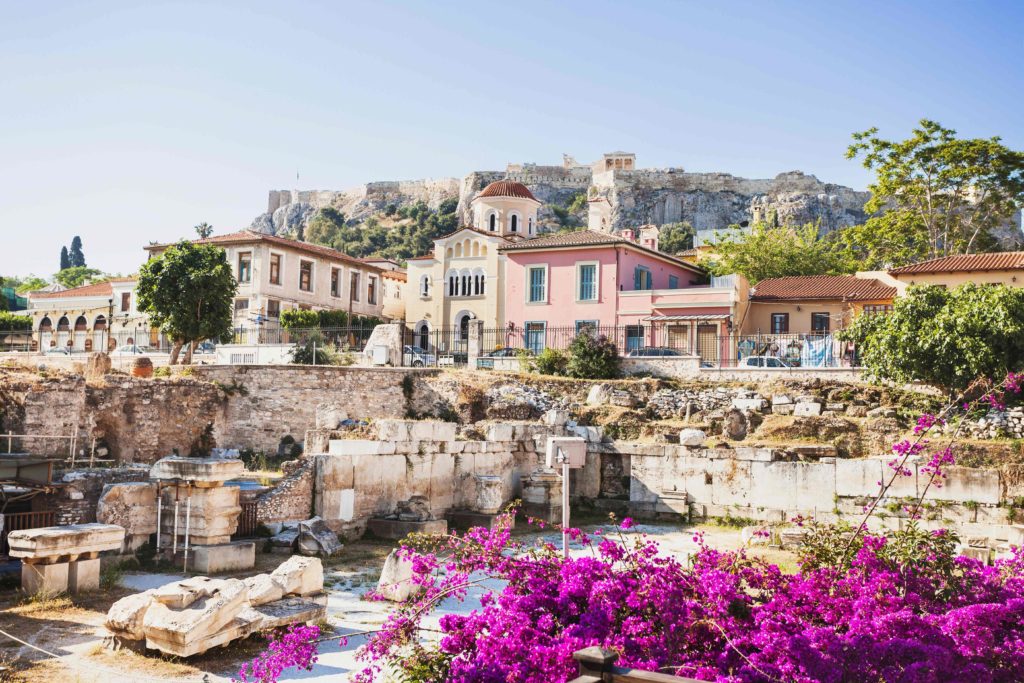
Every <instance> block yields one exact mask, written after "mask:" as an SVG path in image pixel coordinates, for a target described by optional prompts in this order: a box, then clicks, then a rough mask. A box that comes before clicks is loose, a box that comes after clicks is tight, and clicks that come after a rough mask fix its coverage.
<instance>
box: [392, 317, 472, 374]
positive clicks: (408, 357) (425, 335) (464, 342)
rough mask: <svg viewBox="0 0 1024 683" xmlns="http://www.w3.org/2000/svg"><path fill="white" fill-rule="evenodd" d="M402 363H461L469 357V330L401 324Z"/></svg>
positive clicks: (457, 365) (448, 364) (449, 365)
mask: <svg viewBox="0 0 1024 683" xmlns="http://www.w3.org/2000/svg"><path fill="white" fill-rule="evenodd" d="M403 330H404V332H403V339H402V365H403V366H405V367H415V368H419V367H428V368H429V367H434V368H437V367H464V366H465V365H466V364H467V363H468V361H469V330H468V328H459V327H439V328H435V329H432V330H426V329H420V330H415V329H409V328H407V327H406V328H403Z"/></svg>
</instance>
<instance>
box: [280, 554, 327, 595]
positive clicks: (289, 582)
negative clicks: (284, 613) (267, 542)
mask: <svg viewBox="0 0 1024 683" xmlns="http://www.w3.org/2000/svg"><path fill="white" fill-rule="evenodd" d="M270 578H272V579H273V580H274V581H275V582H277V583H278V584H279V585H280V586H281V589H282V590H283V591H284V594H285V595H312V594H314V593H319V592H320V591H322V590H323V589H324V565H323V563H322V562H320V558H319V557H300V556H298V555H293V556H292V557H290V558H288V559H287V560H285V561H284V562H282V563H281V565H280V566H278V568H277V569H275V570H274V571H273V572H271V573H270Z"/></svg>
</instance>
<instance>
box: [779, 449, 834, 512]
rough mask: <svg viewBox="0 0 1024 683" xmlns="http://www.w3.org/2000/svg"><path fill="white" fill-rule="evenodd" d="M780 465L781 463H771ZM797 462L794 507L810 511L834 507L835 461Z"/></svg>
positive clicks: (826, 509)
mask: <svg viewBox="0 0 1024 683" xmlns="http://www.w3.org/2000/svg"><path fill="white" fill-rule="evenodd" d="M773 464H775V465H781V464H782V463H773ZM796 464H797V481H796V509H797V510H807V511H811V512H817V511H822V512H824V511H829V510H832V509H833V508H834V507H835V502H836V499H835V496H836V465H835V462H834V461H833V462H800V463H796Z"/></svg>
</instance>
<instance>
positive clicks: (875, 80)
mask: <svg viewBox="0 0 1024 683" xmlns="http://www.w3.org/2000/svg"><path fill="white" fill-rule="evenodd" d="M0 16H2V17H3V20H2V23H3V25H2V28H0V231H2V236H3V239H2V240H0V275H21V276H24V275H27V274H29V273H34V274H37V275H42V276H50V275H52V274H53V272H55V271H56V270H57V268H58V266H59V253H60V248H61V246H62V245H66V244H69V243H70V242H71V239H72V237H73V236H75V235H79V236H81V238H82V242H83V247H84V252H85V256H86V260H87V262H88V265H90V266H92V267H96V268H99V269H101V270H103V271H105V272H111V273H122V274H127V273H130V272H134V271H135V269H137V267H138V265H139V264H140V263H141V262H142V260H143V258H144V255H145V254H144V252H143V250H142V247H143V246H144V245H145V244H147V243H148V242H150V241H161V242H164V241H169V240H174V239H177V238H179V237H184V236H193V235H194V232H193V230H192V226H194V225H195V224H197V223H200V222H202V221H206V222H209V223H211V224H212V225H213V226H214V229H215V232H217V233H223V232H230V231H232V230H237V229H242V228H245V227H247V226H248V225H249V224H250V223H251V221H252V219H253V218H254V217H256V216H257V215H258V214H260V213H262V212H263V211H265V210H266V202H267V191H268V190H271V189H295V188H298V189H322V190H335V189H345V188H348V187H352V186H354V185H358V184H360V183H363V182H368V181H374V180H405V179H417V178H440V177H461V176H463V175H465V174H466V173H468V172H470V171H474V170H502V169H504V167H505V164H507V163H509V162H534V163H538V164H559V163H561V158H562V156H561V155H562V154H563V153H569V154H572V155H574V156H575V157H576V158H577V159H578V160H579V161H581V162H589V161H593V160H595V159H597V158H599V157H600V155H601V154H602V153H604V152H607V151H613V150H627V151H631V152H635V153H636V155H637V163H638V166H639V167H641V168H662V167H668V166H674V167H681V168H684V169H686V170H688V171H720V172H726V173H732V174H734V175H738V176H743V177H758V178H764V177H773V176H775V175H777V174H778V173H781V172H784V171H790V170H802V171H804V172H806V173H812V174H814V175H816V176H817V177H818V178H820V179H822V180H824V181H827V182H835V183H841V184H844V185H849V186H851V187H854V188H857V189H864V188H865V187H866V186H867V184H868V183H869V182H870V175H869V173H868V172H867V171H866V170H865V169H863V168H862V167H861V166H860V165H859V163H858V162H856V161H850V160H847V159H845V157H844V152H845V149H846V146H847V145H848V144H849V141H850V135H851V133H853V132H855V131H859V130H864V129H866V128H869V127H872V126H877V127H879V128H880V131H881V133H882V134H883V135H884V136H886V137H889V138H892V139H902V138H905V137H907V136H908V135H909V134H910V131H911V129H912V127H913V126H914V125H915V123H916V122H917V121H918V120H919V119H921V118H924V117H927V118H931V119H934V120H937V121H939V122H940V123H942V124H943V125H945V126H948V127H951V128H954V129H956V130H957V131H958V132H959V133H960V134H961V135H962V136H966V137H990V136H994V135H998V136H1001V137H1002V138H1003V140H1004V142H1005V144H1007V145H1009V146H1010V147H1012V148H1015V149H1024V115H1022V110H1024V59H1022V57H1024V39H1022V33H1024V2H942V1H936V0H930V1H928V2H873V1H870V0H868V1H861V2H844V1H831V0H830V1H829V2H785V1H782V0H779V1H775V2H763V1H761V2H727V1H721V2H683V1H676V2H644V1H641V0H637V1H635V2H621V1H618V2H616V1H611V2H604V1H602V0H588V1H586V2H575V1H571V0H566V1H563V2H551V1H548V2H529V1H527V0H520V1H519V2H449V1H446V0H432V1H431V2H387V1H382V0H373V1H369V2H342V1H336V2H323V3H316V2H280V1H279V0H278V1H276V2H257V1H249V2H239V3H223V2H222V3H218V2H202V3H186V2H138V3H124V2H79V3H66V2H60V1H59V0H51V1H48V2H16V1H14V0H0ZM296 174H298V179H296Z"/></svg>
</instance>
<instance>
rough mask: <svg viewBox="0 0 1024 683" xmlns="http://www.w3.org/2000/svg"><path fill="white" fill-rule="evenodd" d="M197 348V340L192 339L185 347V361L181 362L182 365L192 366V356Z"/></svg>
mask: <svg viewBox="0 0 1024 683" xmlns="http://www.w3.org/2000/svg"><path fill="white" fill-rule="evenodd" d="M197 346H199V340H198V339H194V340H192V342H191V343H190V344H189V345H188V346H186V347H185V360H183V361H182V362H181V363H182V365H192V354H193V353H194V352H195V350H196V347H197Z"/></svg>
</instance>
